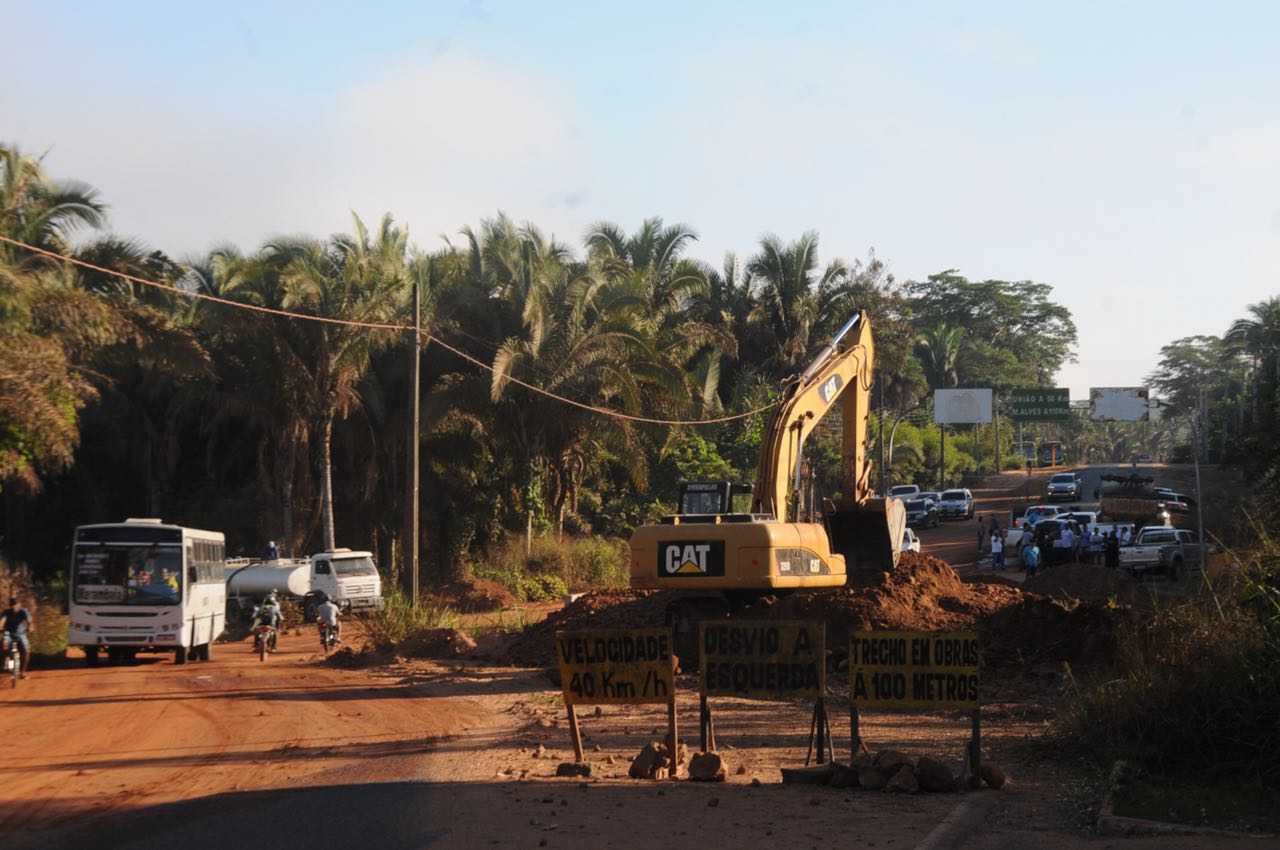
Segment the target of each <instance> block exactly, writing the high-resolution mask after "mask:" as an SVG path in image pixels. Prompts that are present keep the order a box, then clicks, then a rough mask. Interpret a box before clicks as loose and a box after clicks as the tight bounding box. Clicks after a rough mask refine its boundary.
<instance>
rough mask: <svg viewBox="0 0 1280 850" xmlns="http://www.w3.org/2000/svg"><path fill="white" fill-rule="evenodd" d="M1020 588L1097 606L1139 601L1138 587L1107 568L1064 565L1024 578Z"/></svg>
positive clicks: (1086, 565) (1129, 603)
mask: <svg viewBox="0 0 1280 850" xmlns="http://www.w3.org/2000/svg"><path fill="white" fill-rule="evenodd" d="M1023 589H1024V590H1027V591H1030V592H1031V593H1038V594H1040V595H1041V596H1049V597H1052V598H1054V599H1064V600H1080V601H1083V602H1092V603H1094V604H1096V605H1106V604H1107V603H1108V602H1109V601H1111V600H1115V601H1116V602H1119V603H1122V604H1126V605H1132V604H1134V603H1135V602H1137V601H1139V596H1140V594H1139V593H1138V590H1139V589H1138V587H1137V586H1136V585H1135V584H1134V582H1133V581H1130V580H1126V579H1125V578H1122V577H1121V576H1119V575H1117V574H1116V571H1115V570H1112V569H1108V568H1107V567H1098V566H1092V565H1089V564H1064V565H1062V566H1060V567H1053V568H1051V569H1048V570H1045V571H1043V572H1041V573H1039V574H1037V575H1036V576H1034V577H1032V578H1029V579H1027V581H1026V582H1025V583H1024V584H1023Z"/></svg>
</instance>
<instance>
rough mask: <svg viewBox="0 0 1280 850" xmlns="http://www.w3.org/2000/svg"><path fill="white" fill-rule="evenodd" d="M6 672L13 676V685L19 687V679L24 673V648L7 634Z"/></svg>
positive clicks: (5, 641) (5, 648)
mask: <svg viewBox="0 0 1280 850" xmlns="http://www.w3.org/2000/svg"><path fill="white" fill-rule="evenodd" d="M4 672H6V673H8V674H9V675H10V676H12V677H13V686H14V687H15V688H16V687H18V679H19V678H20V677H21V675H22V650H20V649H19V648H18V642H17V641H16V640H14V639H13V638H11V637H9V636H8V635H7V634H6V635H5V636H4Z"/></svg>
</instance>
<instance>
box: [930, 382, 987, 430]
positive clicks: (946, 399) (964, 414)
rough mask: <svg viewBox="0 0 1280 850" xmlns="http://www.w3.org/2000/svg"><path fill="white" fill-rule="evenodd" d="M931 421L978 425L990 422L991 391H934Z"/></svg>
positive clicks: (940, 423)
mask: <svg viewBox="0 0 1280 850" xmlns="http://www.w3.org/2000/svg"><path fill="white" fill-rule="evenodd" d="M933 421H934V422H935V423H937V424H939V425H942V424H948V425H978V424H985V423H987V422H990V421H991V390H989V389H987V390H934V391H933Z"/></svg>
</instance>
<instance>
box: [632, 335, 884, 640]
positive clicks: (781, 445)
mask: <svg viewBox="0 0 1280 850" xmlns="http://www.w3.org/2000/svg"><path fill="white" fill-rule="evenodd" d="M873 357H874V344H873V343H872V337H871V327H870V325H869V323H868V322H867V319H866V317H865V316H863V315H862V314H861V313H858V314H855V315H854V316H853V318H852V319H850V320H849V321H848V322H847V323H846V324H845V326H844V327H843V328H841V329H840V332H839V333H837V334H836V335H835V337H834V338H833V339H832V340H831V342H830V343H828V344H827V345H826V346H825V347H824V348H823V349H822V351H821V352H820V353H819V354H818V356H817V357H815V358H814V360H813V362H812V363H810V364H809V366H808V368H806V369H805V370H804V371H803V372H801V373H800V374H798V375H795V376H793V377H792V378H790V379H788V380H787V382H786V384H785V385H784V387H783V390H782V398H781V400H780V403H779V405H778V407H777V408H776V409H775V411H774V413H773V415H772V416H771V417H770V420H769V424H768V426H767V427H766V429H765V432H764V435H763V438H762V440H761V444H760V460H759V464H758V466H757V469H756V479H755V484H754V486H752V485H750V484H744V483H737V482H728V481H713V482H707V481H703V482H687V483H684V484H682V485H681V488H680V506H679V513H677V514H675V515H673V516H668V517H663V518H662V520H661V522H660V523H658V524H656V525H644V526H640V527H639V528H637V529H636V530H635V532H634V534H633V535H632V537H631V584H632V586H633V587H650V588H667V589H676V590H682V591H689V593H688V594H687V595H688V596H689V597H691V598H700V599H701V600H702V604H693V605H691V606H690V609H691V611H692V612H693V614H694V615H695V616H696V617H697V618H699V619H703V618H706V617H708V616H717V613H718V612H717V606H715V605H708V604H706V603H710V602H711V601H712V600H715V599H719V600H720V601H721V602H722V603H728V606H729V607H730V608H731V607H733V605H734V604H735V603H746V602H749V601H751V600H753V599H756V598H759V597H762V596H765V595H768V594H776V593H780V592H786V591H789V590H796V589H806V590H807V589H813V588H823V587H839V586H842V585H844V584H845V581H846V577H847V574H848V572H849V570H851V569H859V570H880V571H888V570H891V569H893V568H894V566H895V565H896V564H897V560H898V550H899V545H900V542H901V540H902V534H903V529H904V528H905V526H906V511H905V509H904V507H903V504H902V502H901V501H899V500H897V499H886V498H873V496H874V494H873V492H872V489H871V486H870V479H871V462H870V459H869V458H868V456H867V455H868V452H867V420H868V416H869V413H870V398H871V384H872V379H873V370H872V361H873ZM837 401H840V402H841V408H842V414H843V422H842V424H843V434H842V435H841V454H842V464H841V489H842V492H841V496H840V500H839V503H838V504H835V503H832V502H830V501H828V500H825V499H824V500H816V499H815V498H814V494H813V488H812V485H811V484H808V486H806V476H804V475H803V474H802V471H803V469H804V467H805V463H804V443H805V439H806V438H807V437H808V436H809V434H810V433H811V432H812V431H813V429H814V428H815V427H816V426H817V424H818V422H819V420H821V419H822V417H823V415H824V414H825V413H826V412H827V411H828V410H829V409H830V408H831V407H832V405H834V404H835V403H836V402H837ZM808 480H809V481H811V478H810V479H808ZM815 501H817V502H819V503H818V504H815ZM726 613H727V609H726ZM719 615H720V616H723V614H719Z"/></svg>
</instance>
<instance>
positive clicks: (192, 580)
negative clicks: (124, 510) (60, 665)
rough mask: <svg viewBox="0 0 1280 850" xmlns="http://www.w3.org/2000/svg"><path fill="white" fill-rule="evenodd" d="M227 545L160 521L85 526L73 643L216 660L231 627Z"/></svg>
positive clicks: (123, 652)
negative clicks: (215, 652) (218, 646)
mask: <svg viewBox="0 0 1280 850" xmlns="http://www.w3.org/2000/svg"><path fill="white" fill-rule="evenodd" d="M226 560H227V558H226V542H225V539H224V537H223V535H222V533H221V532H218V531H200V530H198V529H195V528H183V527H181V526H178V525H166V524H165V523H163V522H161V521H160V520H158V519H127V520H125V521H124V522H119V523H104V524H101V525H82V526H80V527H79V528H77V529H76V533H75V539H74V540H73V541H72V549H71V603H70V606H69V610H70V617H69V620H70V622H69V624H68V627H67V643H68V644H69V645H70V646H79V647H81V648H83V649H84V655H85V661H86V663H87V664H89V665H90V666H92V665H94V664H97V663H98V654H99V653H101V652H105V653H106V654H107V657H108V658H111V659H128V658H133V657H134V656H135V655H137V654H138V653H139V652H172V653H173V658H174V661H175V662H176V663H178V664H185V663H186V661H187V659H188V658H192V659H197V658H198V659H200V660H202V661H208V660H209V658H210V657H211V656H212V654H213V642H214V640H215V639H216V638H217V637H218V635H220V634H222V629H223V626H224V625H225V624H226V597H227V586H226V583H225V579H224V575H223V574H224V571H225V570H224V565H225V564H226Z"/></svg>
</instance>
